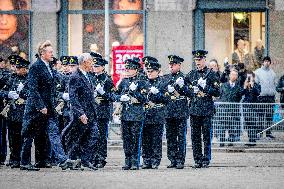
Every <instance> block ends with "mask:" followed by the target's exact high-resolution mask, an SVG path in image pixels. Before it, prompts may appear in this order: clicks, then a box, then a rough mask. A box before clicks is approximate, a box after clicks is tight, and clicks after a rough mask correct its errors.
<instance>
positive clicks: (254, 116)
mask: <svg viewBox="0 0 284 189" xmlns="http://www.w3.org/2000/svg"><path fill="white" fill-rule="evenodd" d="M260 91H261V86H260V85H259V84H257V83H255V74H254V73H253V72H252V71H248V72H247V74H246V80H245V83H244V91H243V94H244V100H243V103H244V117H245V125H246V128H247V130H248V137H249V142H250V143H248V144H247V145H249V146H255V142H256V139H257V133H258V132H259V131H260V130H259V119H258V109H257V108H258V107H257V105H255V104H252V103H257V102H258V96H259V94H260Z"/></svg>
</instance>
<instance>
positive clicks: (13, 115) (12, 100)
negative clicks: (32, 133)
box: [1, 59, 29, 168]
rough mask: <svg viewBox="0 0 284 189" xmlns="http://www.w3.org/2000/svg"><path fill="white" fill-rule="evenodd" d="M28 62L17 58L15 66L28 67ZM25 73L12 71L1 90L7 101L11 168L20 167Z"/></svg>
mask: <svg viewBox="0 0 284 189" xmlns="http://www.w3.org/2000/svg"><path fill="white" fill-rule="evenodd" d="M28 66H29V62H28V61H26V60H23V59H19V60H18V61H17V62H16V67H17V69H18V68H26V69H28ZM26 82H27V73H24V74H18V73H17V74H16V73H13V74H12V76H11V77H10V79H9V81H8V82H7V84H6V85H5V87H4V88H3V90H2V91H1V93H2V92H3V93H4V94H5V97H6V101H7V107H9V108H8V109H7V119H8V139H9V148H10V160H9V165H11V168H19V167H20V160H21V157H20V153H21V130H22V124H23V115H24V109H25V101H26V99H27V96H28V90H27V85H26ZM11 91H13V92H15V93H16V96H15V97H11V96H10V94H11Z"/></svg>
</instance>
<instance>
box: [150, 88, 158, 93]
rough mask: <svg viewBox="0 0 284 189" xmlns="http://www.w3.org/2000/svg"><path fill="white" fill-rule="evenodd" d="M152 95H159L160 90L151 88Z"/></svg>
mask: <svg viewBox="0 0 284 189" xmlns="http://www.w3.org/2000/svg"><path fill="white" fill-rule="evenodd" d="M150 93H152V94H157V93H159V89H157V88H156V87H151V88H150Z"/></svg>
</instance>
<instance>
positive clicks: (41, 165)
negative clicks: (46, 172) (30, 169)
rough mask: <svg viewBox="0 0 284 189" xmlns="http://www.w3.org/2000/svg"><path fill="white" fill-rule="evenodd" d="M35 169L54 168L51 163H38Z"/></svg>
mask: <svg viewBox="0 0 284 189" xmlns="http://www.w3.org/2000/svg"><path fill="white" fill-rule="evenodd" d="M34 167H35V168H52V165H51V163H36V164H35V165H34Z"/></svg>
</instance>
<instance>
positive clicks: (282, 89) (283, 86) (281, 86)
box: [276, 75, 284, 109]
mask: <svg viewBox="0 0 284 189" xmlns="http://www.w3.org/2000/svg"><path fill="white" fill-rule="evenodd" d="M276 91H277V92H278V93H280V103H281V107H282V109H283V108H284V75H283V76H282V77H280V79H279V82H278V84H277V87H276Z"/></svg>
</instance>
